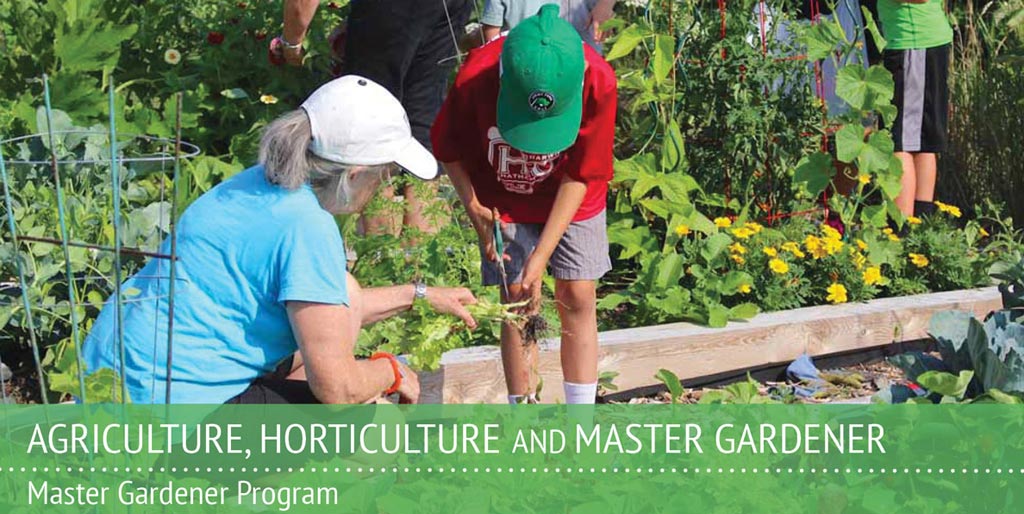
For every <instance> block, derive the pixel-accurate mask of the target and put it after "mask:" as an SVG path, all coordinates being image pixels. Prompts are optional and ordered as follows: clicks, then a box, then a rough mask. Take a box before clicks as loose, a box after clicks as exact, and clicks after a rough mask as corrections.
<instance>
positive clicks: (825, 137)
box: [680, 0, 835, 224]
mask: <svg viewBox="0 0 1024 514" xmlns="http://www.w3.org/2000/svg"><path fill="white" fill-rule="evenodd" d="M809 5H810V22H811V24H812V25H816V24H818V23H820V22H821V16H822V11H821V3H820V0H809ZM727 7H728V5H727V0H718V13H719V20H720V26H719V37H720V38H721V40H722V41H723V42H724V41H725V39H726V37H727V35H728V30H727V26H728V24H727V21H728V19H727V15H728V12H727ZM757 8H758V25H759V34H760V37H761V55H762V56H764V57H767V56H768V13H767V12H766V11H767V9H768V5H767V1H761V2H759V3H758V7H757ZM720 56H721V58H722V60H725V59H726V57H727V50H726V47H725V45H724V44H723V45H722V48H721V50H720ZM773 59H774V60H775V61H776V62H788V61H803V60H807V55H792V56H782V57H774V58H773ZM680 60H681V61H682V62H685V63H687V64H691V65H696V66H704V64H705V63H704V62H703V61H702V60H699V59H685V60H684V59H680ZM812 68H813V74H814V94H815V96H816V97H817V98H818V100H819V105H820V111H821V123H822V131H821V134H822V135H821V144H820V149H821V151H823V152H828V142H829V137H830V135H831V134H833V133H834V132H835V130H834V129H833V128H832V127H831V126H830V125H829V123H828V106H827V102H826V91H825V80H824V68H823V66H822V63H821V61H815V62H814V63H813V65H812ZM740 71H741V78H742V76H743V72H745V71H746V67H745V66H743V65H740ZM812 136H813V134H812V133H804V134H801V137H812ZM724 173H725V177H724V197H725V204H726V209H728V208H729V207H728V205H729V204H730V203H731V202H732V177H731V175H730V173H729V169H728V168H725V170H724ZM763 173H765V174H767V177H766V179H767V182H768V197H767V201H766V202H764V203H762V204H759V207H761V208H762V209H764V210H765V211H766V216H765V217H764V218H762V219H763V220H764V221H766V222H767V223H769V224H770V223H773V222H775V221H778V220H781V219H786V218H791V217H795V216H809V215H813V214H818V213H822V214H824V215H825V216H828V213H829V208H828V197H829V195H828V191H826V192H825V193H822V195H821V207H820V208H818V209H813V210H805V211H799V212H789V213H777V212H775V206H774V205H773V203H774V192H775V190H774V188H775V183H774V180H773V174H772V171H771V169H770V166H769V165H768V163H767V162H766V163H765V169H764V170H763Z"/></svg>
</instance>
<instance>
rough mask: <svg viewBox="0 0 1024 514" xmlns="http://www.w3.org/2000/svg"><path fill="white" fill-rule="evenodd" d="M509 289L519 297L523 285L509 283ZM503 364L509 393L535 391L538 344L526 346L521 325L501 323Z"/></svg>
mask: <svg viewBox="0 0 1024 514" xmlns="http://www.w3.org/2000/svg"><path fill="white" fill-rule="evenodd" d="M508 290H509V294H510V295H511V296H512V297H518V295H519V292H520V291H521V290H522V287H521V286H520V285H519V284H509V285H508ZM502 294H503V295H504V293H502ZM501 364H502V366H503V367H504V369H505V385H506V387H508V394H509V395H529V394H533V393H534V388H535V386H536V385H535V380H534V377H533V370H534V367H536V364H537V345H535V344H531V345H530V346H529V347H527V348H524V347H523V338H522V335H521V334H520V333H519V327H517V326H515V325H512V324H509V323H502V325H501Z"/></svg>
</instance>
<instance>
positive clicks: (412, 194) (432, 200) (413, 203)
mask: <svg viewBox="0 0 1024 514" xmlns="http://www.w3.org/2000/svg"><path fill="white" fill-rule="evenodd" d="M431 211H436V212H431ZM450 213H451V210H450V208H449V207H448V205H447V204H446V203H444V202H440V201H437V184H436V183H433V182H425V183H422V184H417V185H415V186H413V185H408V186H405V219H404V220H403V221H404V225H405V226H406V227H412V228H415V229H417V230H419V231H420V232H423V233H424V234H436V233H437V232H438V231H440V230H441V226H442V224H443V223H445V220H447V219H448V218H447V216H446V214H450Z"/></svg>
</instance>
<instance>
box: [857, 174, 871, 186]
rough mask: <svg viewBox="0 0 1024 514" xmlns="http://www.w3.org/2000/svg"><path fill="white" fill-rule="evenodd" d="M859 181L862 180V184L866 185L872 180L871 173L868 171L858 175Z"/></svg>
mask: <svg viewBox="0 0 1024 514" xmlns="http://www.w3.org/2000/svg"><path fill="white" fill-rule="evenodd" d="M857 182H860V183H861V184H863V185H865V186H866V185H868V183H869V182H871V175H869V174H867V173H865V174H863V175H858V176H857Z"/></svg>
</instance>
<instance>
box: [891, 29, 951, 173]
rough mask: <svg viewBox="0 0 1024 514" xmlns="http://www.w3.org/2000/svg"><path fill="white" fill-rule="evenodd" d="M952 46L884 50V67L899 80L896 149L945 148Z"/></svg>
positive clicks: (929, 150)
mask: <svg viewBox="0 0 1024 514" xmlns="http://www.w3.org/2000/svg"><path fill="white" fill-rule="evenodd" d="M950 46H951V45H944V46H937V47H935V48H927V49H914V50H886V51H885V52H883V54H882V58H883V60H884V61H885V68H886V69H887V70H889V72H891V73H892V78H893V80H895V81H896V94H895V96H894V97H893V104H894V105H895V106H896V110H897V114H896V121H895V122H894V123H893V127H892V138H893V141H894V142H895V143H896V151H897V152H914V153H917V152H921V153H942V152H944V151H945V150H946V140H947V138H948V133H947V131H948V125H949V51H950Z"/></svg>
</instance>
